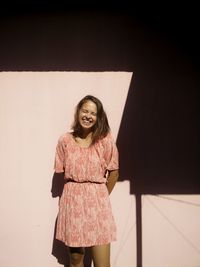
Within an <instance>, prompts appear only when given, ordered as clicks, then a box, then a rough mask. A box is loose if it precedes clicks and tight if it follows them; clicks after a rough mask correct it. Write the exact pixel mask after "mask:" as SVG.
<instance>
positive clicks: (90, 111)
mask: <svg viewBox="0 0 200 267" xmlns="http://www.w3.org/2000/svg"><path fill="white" fill-rule="evenodd" d="M78 120H79V124H80V125H81V127H82V129H83V130H84V131H85V132H90V131H92V127H93V126H94V125H95V123H96V121H97V106H96V104H95V103H94V102H92V101H91V100H87V101H86V102H84V103H83V105H82V106H81V108H80V110H79V116H78Z"/></svg>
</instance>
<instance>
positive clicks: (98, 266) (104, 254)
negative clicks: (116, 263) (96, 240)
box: [91, 244, 110, 267]
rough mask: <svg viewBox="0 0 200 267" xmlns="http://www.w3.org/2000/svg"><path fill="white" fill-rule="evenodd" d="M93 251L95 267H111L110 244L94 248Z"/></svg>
mask: <svg viewBox="0 0 200 267" xmlns="http://www.w3.org/2000/svg"><path fill="white" fill-rule="evenodd" d="M91 250H92V259H93V262H94V267H110V244H107V245H100V246H94V247H92V248H91Z"/></svg>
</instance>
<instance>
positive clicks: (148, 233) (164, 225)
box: [142, 195, 200, 267]
mask: <svg viewBox="0 0 200 267" xmlns="http://www.w3.org/2000/svg"><path fill="white" fill-rule="evenodd" d="M199 226H200V195H143V196H142V236H143V239H142V242H143V267H179V266H180V267H199V266H200V231H199Z"/></svg>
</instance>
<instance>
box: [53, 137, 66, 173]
mask: <svg viewBox="0 0 200 267" xmlns="http://www.w3.org/2000/svg"><path fill="white" fill-rule="evenodd" d="M64 159H65V153H64V144H63V140H62V137H60V138H59V140H58V143H57V146H56V155H55V161H54V170H55V172H56V173H60V172H64Z"/></svg>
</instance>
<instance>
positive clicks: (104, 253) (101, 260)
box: [69, 100, 119, 267]
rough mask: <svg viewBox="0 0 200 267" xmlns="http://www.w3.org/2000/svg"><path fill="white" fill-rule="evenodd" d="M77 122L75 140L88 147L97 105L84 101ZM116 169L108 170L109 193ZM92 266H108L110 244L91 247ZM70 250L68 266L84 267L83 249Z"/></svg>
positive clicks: (112, 186) (90, 141)
mask: <svg viewBox="0 0 200 267" xmlns="http://www.w3.org/2000/svg"><path fill="white" fill-rule="evenodd" d="M78 119H79V123H80V125H81V127H82V129H83V136H81V137H76V139H75V140H76V142H77V143H78V144H79V145H80V146H82V147H89V146H90V144H91V143H92V128H93V126H94V125H95V123H96V121H97V106H96V104H95V103H94V102H92V101H90V100H88V101H86V102H85V103H84V104H83V105H82V107H81V109H80V112H79V117H78ZM118 176H119V174H118V170H113V171H109V172H108V177H107V180H108V182H107V188H108V192H109V194H110V193H111V192H112V190H113V188H114V186H115V184H116V182H117V179H118ZM91 251H92V258H93V263H94V267H110V244H106V245H100V246H93V247H92V248H91ZM69 252H70V261H71V263H70V267H84V265H83V258H84V249H83V248H77V249H76V251H74V250H73V249H72V248H71V249H69Z"/></svg>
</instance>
